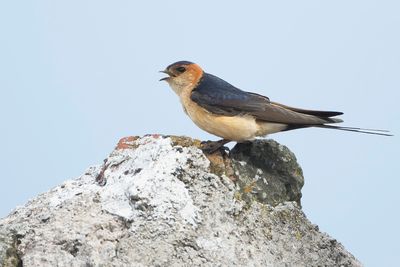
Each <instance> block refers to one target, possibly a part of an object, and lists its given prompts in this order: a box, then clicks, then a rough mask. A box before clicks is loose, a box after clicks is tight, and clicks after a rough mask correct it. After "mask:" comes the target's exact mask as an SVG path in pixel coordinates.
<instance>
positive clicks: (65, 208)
mask: <svg viewBox="0 0 400 267" xmlns="http://www.w3.org/2000/svg"><path fill="white" fill-rule="evenodd" d="M199 146H200V142H199V141H198V140H193V139H190V138H186V137H176V136H160V135H151V136H145V137H128V138H124V139H122V140H121V141H120V143H119V144H118V146H117V148H116V149H115V150H114V151H113V152H112V153H111V154H110V156H109V157H108V158H107V159H106V160H105V162H104V164H103V165H101V166H94V167H90V168H89V169H88V170H87V171H86V172H85V174H83V175H82V176H81V177H79V178H77V179H75V180H70V181H66V182H65V183H63V184H62V185H60V186H58V187H56V188H54V189H52V190H50V191H49V192H47V193H44V194H42V195H39V196H38V197H36V198H35V199H33V200H32V201H30V202H28V203H27V204H26V205H25V206H24V207H20V208H18V209H16V210H15V211H14V212H12V213H11V214H10V215H9V216H8V217H6V218H4V219H2V220H0V265H3V266H340V265H342V266H359V265H360V263H359V262H358V261H357V260H356V259H355V258H354V257H353V256H352V255H351V254H350V253H349V252H347V251H346V250H345V249H344V248H343V246H342V245H341V244H340V243H338V242H337V241H336V240H335V239H333V238H331V237H329V236H328V235H326V234H324V233H321V232H319V231H318V227H317V226H316V225H313V224H311V223H310V222H309V221H308V220H307V218H306V217H305V215H304V213H303V212H302V211H301V208H300V199H301V187H302V186H303V183H304V180H303V176H302V171H301V168H300V167H299V165H298V164H297V162H296V158H295V156H294V155H293V153H291V152H290V151H289V150H288V149H287V148H286V147H284V146H282V145H280V144H278V143H276V142H275V141H272V140H266V141H265V140H264V141H255V142H252V143H244V144H238V145H236V146H235V147H234V148H233V149H232V150H231V151H229V152H227V153H224V152H217V153H214V154H212V155H205V154H204V153H203V152H202V151H201V150H200V149H199Z"/></svg>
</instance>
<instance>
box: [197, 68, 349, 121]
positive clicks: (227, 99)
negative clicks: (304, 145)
mask: <svg viewBox="0 0 400 267" xmlns="http://www.w3.org/2000/svg"><path fill="white" fill-rule="evenodd" d="M191 99H192V101H194V102H196V103H197V104H198V105H200V106H201V107H203V108H204V109H206V110H208V111H209V112H212V113H214V114H219V115H225V116H237V115H251V116H254V117H255V118H256V119H258V120H263V121H268V122H275V123H284V124H289V125H293V126H295V127H296V125H297V126H300V127H301V125H309V126H311V125H320V124H325V123H337V122H342V120H340V119H337V118H331V117H333V116H337V115H341V114H343V113H341V112H336V111H318V110H305V109H299V108H293V107H289V106H285V105H282V104H279V103H276V102H271V101H270V100H269V98H268V97H266V96H262V95H259V94H255V93H250V92H245V91H242V90H240V89H238V88H236V87H234V86H233V85H231V84H229V83H227V82H225V81H224V80H222V79H220V78H218V77H216V76H214V75H211V74H208V73H204V76H203V78H202V80H201V81H200V83H199V85H198V86H197V87H196V88H195V89H194V90H193V92H192V95H191Z"/></svg>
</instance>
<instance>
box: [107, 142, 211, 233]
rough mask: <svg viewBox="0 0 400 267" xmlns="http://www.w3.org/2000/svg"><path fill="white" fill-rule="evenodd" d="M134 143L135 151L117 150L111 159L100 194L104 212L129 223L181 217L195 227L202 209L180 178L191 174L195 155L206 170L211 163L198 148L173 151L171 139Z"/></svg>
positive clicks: (172, 219)
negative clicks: (144, 219) (182, 175)
mask: <svg viewBox="0 0 400 267" xmlns="http://www.w3.org/2000/svg"><path fill="white" fill-rule="evenodd" d="M135 142H136V144H135V145H136V146H137V148H136V149H126V150H117V151H114V152H113V154H112V155H111V156H110V157H109V159H108V163H107V164H109V166H110V167H109V168H108V169H107V170H106V171H105V173H104V177H105V179H106V180H107V184H106V186H105V187H104V188H103V191H102V192H101V193H100V195H101V198H102V205H103V209H104V210H106V211H107V212H110V213H112V214H116V215H118V216H121V217H123V218H125V219H127V220H134V219H135V218H137V217H146V218H150V219H155V220H159V219H161V220H165V221H167V222H169V223H170V222H171V221H175V220H176V219H177V218H180V220H181V221H182V222H185V223H189V224H191V225H192V226H196V225H197V222H199V221H200V215H199V209H198V207H196V206H195V205H194V204H193V200H192V198H191V196H190V194H189V191H188V189H187V187H186V185H185V183H184V182H183V181H181V180H180V179H179V176H180V173H185V172H189V171H190V170H188V168H190V167H189V166H188V164H187V162H188V160H189V158H191V159H193V154H196V153H197V154H199V157H198V158H200V159H201V158H203V159H202V161H203V166H202V167H203V168H204V169H207V168H208V164H209V162H208V161H207V160H206V159H205V158H204V156H202V154H201V151H198V152H196V151H194V150H195V148H182V149H180V150H177V149H174V148H173V147H172V145H171V140H170V138H153V137H143V138H140V139H138V140H136V141H135ZM182 166H183V167H182Z"/></svg>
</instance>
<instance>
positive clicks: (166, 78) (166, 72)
mask: <svg viewBox="0 0 400 267" xmlns="http://www.w3.org/2000/svg"><path fill="white" fill-rule="evenodd" d="M160 72H162V73H165V74H168V75H169V76H168V77H164V78H161V79H160V81H165V80H168V79H169V78H171V77H175V75H174V74H173V73H172V72H170V71H168V70H160Z"/></svg>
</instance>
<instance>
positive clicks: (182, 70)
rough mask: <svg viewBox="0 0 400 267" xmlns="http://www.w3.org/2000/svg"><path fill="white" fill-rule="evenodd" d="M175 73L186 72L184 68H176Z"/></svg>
mask: <svg viewBox="0 0 400 267" xmlns="http://www.w3.org/2000/svg"><path fill="white" fill-rule="evenodd" d="M176 71H178V72H180V73H184V72H185V71H186V68H185V67H177V68H176Z"/></svg>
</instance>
